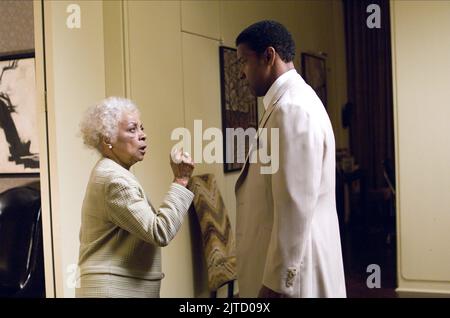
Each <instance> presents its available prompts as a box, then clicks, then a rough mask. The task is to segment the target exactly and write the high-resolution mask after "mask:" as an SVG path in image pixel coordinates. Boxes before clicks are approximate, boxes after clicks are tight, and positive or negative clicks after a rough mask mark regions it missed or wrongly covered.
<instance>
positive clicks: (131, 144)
mask: <svg viewBox="0 0 450 318" xmlns="http://www.w3.org/2000/svg"><path fill="white" fill-rule="evenodd" d="M80 126H81V133H82V136H83V139H84V143H85V144H86V145H87V146H89V147H91V148H94V149H96V150H98V151H99V152H100V154H101V159H100V160H99V161H98V162H97V164H96V165H95V167H94V168H93V170H92V173H91V176H90V179H89V183H88V186H87V190H86V194H85V197H84V201H83V207H82V219H81V230H80V253H79V261H78V265H79V269H80V284H79V286H78V288H77V289H76V296H77V297H159V291H160V285H161V280H162V278H163V277H164V274H163V273H162V272H161V248H160V247H161V246H166V245H167V244H169V242H170V241H171V240H172V239H173V238H174V236H175V235H176V233H177V232H178V230H179V229H180V227H181V224H182V223H183V218H184V216H185V215H186V213H187V211H188V208H189V206H190V204H191V202H192V199H193V197H194V195H193V193H192V192H190V191H189V190H187V189H186V185H187V183H188V181H189V178H190V176H191V175H192V171H193V168H194V165H193V162H192V159H191V158H190V157H189V154H187V153H182V152H181V153H178V154H175V155H176V156H177V159H178V160H175V161H174V160H172V159H170V164H171V167H172V170H173V174H174V179H173V183H172V184H171V185H170V188H169V191H168V192H167V195H166V196H165V199H164V201H163V203H162V205H161V206H160V207H159V209H155V208H154V207H153V206H152V205H151V204H150V203H149V201H148V200H147V197H146V195H145V193H144V190H143V189H142V186H141V185H140V184H139V181H138V180H137V179H136V177H135V176H134V175H133V174H132V173H131V172H130V168H131V166H132V165H134V164H135V163H136V162H138V161H142V160H143V159H144V155H145V153H146V151H147V143H146V135H145V133H144V128H143V126H142V123H141V120H140V116H139V111H138V109H137V107H136V106H135V104H133V102H131V101H130V100H127V99H124V98H118V97H111V98H108V99H105V100H103V101H102V102H100V103H99V104H98V105H96V106H93V107H91V108H90V109H88V111H87V112H86V114H85V117H84V119H83V120H82V122H81V125H80ZM173 156H174V154H172V157H173ZM175 162H177V163H175Z"/></svg>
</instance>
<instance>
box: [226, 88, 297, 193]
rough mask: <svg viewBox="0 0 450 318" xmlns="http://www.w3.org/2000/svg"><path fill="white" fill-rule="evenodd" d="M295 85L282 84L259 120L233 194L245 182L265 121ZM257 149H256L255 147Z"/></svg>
mask: <svg viewBox="0 0 450 318" xmlns="http://www.w3.org/2000/svg"><path fill="white" fill-rule="evenodd" d="M293 83H295V80H292V79H291V80H288V81H287V82H286V83H284V85H282V86H281V87H280V89H279V90H278V91H277V92H276V93H275V95H274V97H273V99H272V101H273V102H272V103H271V105H270V106H269V108H267V110H266V111H265V112H264V115H263V117H262V119H261V121H260V122H259V125H258V131H257V133H256V136H255V139H256V142H254V143H253V144H251V145H250V147H249V151H248V153H247V156H246V157H245V162H244V166H243V167H242V170H241V173H240V175H239V177H238V180H237V181H236V185H235V188H234V190H235V192H236V191H237V190H238V189H239V187H240V186H241V185H242V183H243V182H244V180H245V177H246V176H247V173H248V167H249V162H248V161H249V157H250V154H251V152H252V148H253V146H254V145H258V141H259V136H260V135H261V132H262V129H263V128H264V127H265V126H266V124H267V121H268V120H269V118H270V116H271V115H272V113H273V111H274V110H275V109H276V108H277V106H278V102H279V101H280V99H281V97H282V96H283V95H284V93H285V92H286V91H287V90H288V88H289V87H290V86H291V85H292V84H293ZM257 148H258V147H257Z"/></svg>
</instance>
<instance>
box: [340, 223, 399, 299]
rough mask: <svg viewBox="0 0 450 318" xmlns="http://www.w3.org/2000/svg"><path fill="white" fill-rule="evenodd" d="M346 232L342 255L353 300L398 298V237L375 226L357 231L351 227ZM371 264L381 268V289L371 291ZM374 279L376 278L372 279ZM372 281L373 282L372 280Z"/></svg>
mask: <svg viewBox="0 0 450 318" xmlns="http://www.w3.org/2000/svg"><path fill="white" fill-rule="evenodd" d="M341 231H342V235H341V236H342V250H343V251H342V253H343V256H344V269H345V276H346V285H347V297H349V298H396V297H397V294H396V293H395V288H396V286H397V283H396V242H395V236H394V235H392V234H391V235H389V237H388V233H387V232H386V231H384V230H382V229H381V228H378V229H376V228H375V227H373V226H369V227H366V229H365V230H364V229H363V228H357V227H355V226H353V227H352V226H351V225H347V226H346V227H344V228H343V229H341ZM370 264H377V265H379V266H380V274H381V275H380V276H381V277H380V282H381V284H380V288H369V287H368V285H367V279H368V278H369V276H371V275H372V274H373V270H370V271H369V272H367V267H368V266H369V265H370ZM371 277H373V276H371ZM370 281H372V280H371V279H370Z"/></svg>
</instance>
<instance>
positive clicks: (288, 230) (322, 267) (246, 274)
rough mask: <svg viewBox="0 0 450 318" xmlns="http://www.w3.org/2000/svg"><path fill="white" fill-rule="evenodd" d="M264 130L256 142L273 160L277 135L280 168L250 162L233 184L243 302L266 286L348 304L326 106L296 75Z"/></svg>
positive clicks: (278, 95)
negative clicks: (340, 299)
mask: <svg viewBox="0 0 450 318" xmlns="http://www.w3.org/2000/svg"><path fill="white" fill-rule="evenodd" d="M260 128H267V129H268V132H269V133H268V134H267V136H265V135H264V134H261V135H260V136H259V138H258V146H257V147H259V150H264V151H267V149H265V147H268V151H269V154H270V153H271V151H273V152H275V151H276V148H277V147H276V146H277V145H275V144H272V140H271V134H270V132H271V130H270V129H271V128H278V134H279V142H278V146H279V168H278V171H276V173H274V174H262V173H261V168H262V167H264V166H268V165H270V164H272V166H276V165H275V164H274V162H271V163H269V164H263V163H261V161H260V160H258V162H256V163H251V162H249V160H248V157H247V160H246V163H245V165H244V167H243V169H242V171H241V174H240V176H239V178H238V181H237V183H236V188H235V192H236V204H237V220H236V244H237V246H236V247H237V261H238V282H239V293H240V296H241V297H257V295H258V291H259V289H260V288H261V286H262V285H265V286H267V287H269V288H271V289H273V290H275V291H277V292H279V293H283V294H286V295H288V296H290V297H345V296H346V291H345V280H344V270H343V262H342V252H341V243H340V235H339V224H338V218H337V213H336V203H335V141H334V135H333V129H332V126H331V122H330V120H329V117H328V115H327V113H326V110H325V108H324V106H323V104H322V102H321V101H320V99H319V98H318V97H317V95H316V93H315V92H314V90H313V89H312V88H311V87H310V86H309V85H307V84H306V83H305V82H304V80H303V79H302V78H301V76H300V75H299V74H297V73H296V72H295V71H294V72H291V73H290V74H289V76H288V79H287V80H286V81H285V82H284V83H283V84H282V85H281V86H280V87H278V89H277V90H276V91H275V93H274V95H273V98H272V100H271V102H270V103H269V106H268V108H267V110H266V112H265V113H264V115H263V118H262V120H261V122H260ZM273 142H277V140H274V141H273ZM257 147H255V148H257ZM255 148H253V149H251V151H250V152H252V151H253V150H254V149H255ZM275 159H276V158H274V156H272V161H273V160H275Z"/></svg>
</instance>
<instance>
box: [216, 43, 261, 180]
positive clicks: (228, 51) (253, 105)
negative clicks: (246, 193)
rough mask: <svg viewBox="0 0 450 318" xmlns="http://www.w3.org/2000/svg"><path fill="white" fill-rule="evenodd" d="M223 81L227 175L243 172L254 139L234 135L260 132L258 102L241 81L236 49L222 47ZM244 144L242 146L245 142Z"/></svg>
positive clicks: (221, 73)
mask: <svg viewBox="0 0 450 318" xmlns="http://www.w3.org/2000/svg"><path fill="white" fill-rule="evenodd" d="M219 55H220V79H221V97H222V130H223V136H224V141H223V150H224V151H223V154H224V172H225V173H227V172H232V171H237V170H240V169H241V168H242V166H243V165H244V162H245V156H246V154H247V153H248V151H249V146H250V140H251V138H252V137H253V136H254V134H253V136H249V135H247V136H244V137H243V138H239V137H238V136H237V135H234V134H232V133H231V132H239V129H240V131H242V130H243V131H245V132H248V131H251V129H249V128H253V129H254V131H255V132H256V129H257V128H258V101H257V99H256V96H254V95H253V94H252V93H251V91H250V88H249V86H248V83H247V81H245V80H241V79H240V78H239V77H240V76H239V71H240V65H239V63H238V60H237V55H236V49H233V48H229V47H225V46H221V47H220V48H219ZM242 141H243V142H242Z"/></svg>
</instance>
